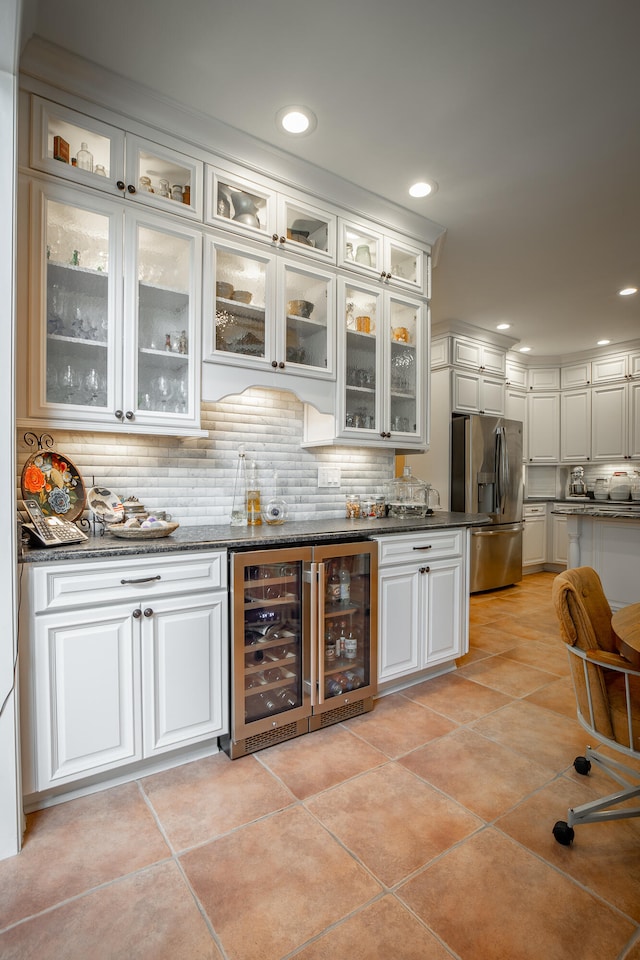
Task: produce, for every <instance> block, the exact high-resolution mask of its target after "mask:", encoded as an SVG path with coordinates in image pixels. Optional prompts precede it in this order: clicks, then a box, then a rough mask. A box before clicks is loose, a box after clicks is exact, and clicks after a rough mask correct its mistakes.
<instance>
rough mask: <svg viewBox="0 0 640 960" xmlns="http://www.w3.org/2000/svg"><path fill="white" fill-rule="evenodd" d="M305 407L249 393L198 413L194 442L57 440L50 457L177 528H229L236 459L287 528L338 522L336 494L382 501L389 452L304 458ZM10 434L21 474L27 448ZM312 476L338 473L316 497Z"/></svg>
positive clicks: (325, 451)
mask: <svg viewBox="0 0 640 960" xmlns="http://www.w3.org/2000/svg"><path fill="white" fill-rule="evenodd" d="M303 410H304V408H303V404H302V403H301V402H300V401H299V400H298V399H297V397H295V396H294V395H293V394H292V393H289V392H288V391H275V390H266V389H258V388H253V389H251V390H247V391H245V392H244V393H243V394H241V395H240V396H235V397H228V398H226V399H225V400H223V401H220V402H219V403H203V404H202V410H201V416H202V423H201V425H202V429H203V430H207V431H208V436H207V437H204V438H198V439H195V438H194V439H180V438H176V437H156V436H146V435H141V434H131V433H129V434H128V433H123V432H120V431H118V432H114V433H93V432H90V431H87V432H86V433H83V432H80V431H62V430H56V431H55V432H54V433H53V439H54V441H55V443H54V446H55V449H56V450H58V451H60V452H62V453H65V454H66V455H67V456H68V457H69V459H70V460H71V461H72V462H73V464H74V465H75V467H76V468H77V469H78V470H79V472H80V474H81V476H82V478H83V480H84V483H85V486H86V488H87V490H89V488H90V487H92V486H94V485H98V486H104V487H106V488H107V489H109V490H111V491H112V492H113V493H115V494H118V495H119V496H121V497H123V498H125V497H128V496H132V495H133V496H136V497H138V499H139V500H141V501H142V502H143V503H144V504H145V506H146V507H148V508H151V509H161V508H164V509H166V510H168V511H169V512H170V513H171V514H172V516H173V518H174V520H178V521H179V522H180V523H182V524H186V525H189V524H196V523H202V522H203V521H204V522H206V523H213V524H216V523H228V522H229V516H230V512H231V503H232V499H233V490H234V484H235V477H236V470H237V463H238V451H239V449H240V446H241V445H243V446H244V450H245V455H246V458H247V460H250V459H252V460H255V461H256V466H257V471H258V477H259V480H260V484H261V489H262V491H263V497H264V498H265V499H268V498H269V497H270V496H272V495H273V492H272V491H273V486H272V485H273V473H274V470H275V471H277V474H278V495H279V496H280V497H283V498H284V499H285V500H286V501H287V503H288V506H289V519H290V520H312V519H330V518H332V517H340V516H343V515H344V494H345V492H346V491H347V490H349V491H355V492H357V493H372V494H375V493H384V489H385V484H386V481H387V480H390V479H391V478H392V477H393V475H394V463H395V458H394V452H393V450H370V449H368V448H366V447H342V446H341V447H322V448H312V449H309V450H305V449H303V448H302V447H301V443H302V440H303ZM23 436H24V431H22V432H20V433H19V434H18V438H17V458H18V471H19V473H18V501H19V502H20V499H21V493H20V490H19V486H20V473H21V471H22V467H23V465H24V463H25V461H26V460H27V459H28V457H29V456H30V455H31V454H32V453H34V452H35V448H34V447H29V446H27V444H26V443H25V441H24V439H23ZM318 467H330V468H332V467H339V468H340V479H341V482H340V486H339V487H327V488H325V487H321V488H319V487H318Z"/></svg>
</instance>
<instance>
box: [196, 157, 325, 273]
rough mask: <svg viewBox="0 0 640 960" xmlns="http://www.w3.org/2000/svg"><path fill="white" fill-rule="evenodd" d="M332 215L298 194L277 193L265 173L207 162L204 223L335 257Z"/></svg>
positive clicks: (276, 244) (315, 255) (308, 254)
mask: <svg viewBox="0 0 640 960" xmlns="http://www.w3.org/2000/svg"><path fill="white" fill-rule="evenodd" d="M336 220H337V218H336V217H335V215H334V214H333V213H331V212H329V211H328V210H323V209H320V208H319V207H317V206H315V205H314V204H313V203H312V202H311V201H309V200H308V199H307V198H306V197H305V196H304V195H302V194H298V195H294V194H293V193H292V194H285V193H282V192H281V191H280V190H279V189H278V187H277V185H276V184H274V183H272V182H271V181H269V180H267V179H266V178H260V177H258V176H257V175H252V176H251V178H247V177H246V172H245V171H241V170H240V169H239V168H238V169H235V170H233V171H230V170H223V169H220V168H218V167H214V166H208V167H207V202H206V210H205V221H206V222H207V223H211V224H213V225H216V226H220V227H223V228H224V229H232V230H234V231H236V232H238V233H241V234H244V235H245V236H249V237H253V238H255V239H260V240H265V241H267V242H268V243H269V244H271V245H272V246H273V247H276V248H278V249H280V250H284V251H285V252H286V253H296V254H298V255H300V256H304V257H311V258H312V259H314V260H322V261H324V262H326V263H335V259H336Z"/></svg>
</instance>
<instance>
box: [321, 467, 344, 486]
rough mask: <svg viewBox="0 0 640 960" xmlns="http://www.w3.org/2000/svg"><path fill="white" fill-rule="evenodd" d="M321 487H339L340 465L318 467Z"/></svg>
mask: <svg viewBox="0 0 640 960" xmlns="http://www.w3.org/2000/svg"><path fill="white" fill-rule="evenodd" d="M318 486H319V487H339V486H340V467H318Z"/></svg>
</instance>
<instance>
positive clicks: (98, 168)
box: [93, 163, 107, 177]
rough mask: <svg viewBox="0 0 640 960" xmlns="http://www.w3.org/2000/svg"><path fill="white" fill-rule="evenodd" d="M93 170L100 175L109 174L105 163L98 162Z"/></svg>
mask: <svg viewBox="0 0 640 960" xmlns="http://www.w3.org/2000/svg"><path fill="white" fill-rule="evenodd" d="M93 172H94V173H95V174H96V175H97V176H98V177H106V175H107V171H106V170H105V168H104V165H103V164H102V163H96V165H95V167H94V168H93Z"/></svg>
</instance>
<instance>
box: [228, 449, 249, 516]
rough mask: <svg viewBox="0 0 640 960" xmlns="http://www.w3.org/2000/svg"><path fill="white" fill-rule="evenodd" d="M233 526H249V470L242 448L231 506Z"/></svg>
mask: <svg viewBox="0 0 640 960" xmlns="http://www.w3.org/2000/svg"><path fill="white" fill-rule="evenodd" d="M231 526H232V527H246V526H247V470H246V464H245V459H244V450H242V449H241V450H240V452H239V453H238V466H237V468H236V485H235V488H234V491H233V504H232V506H231Z"/></svg>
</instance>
